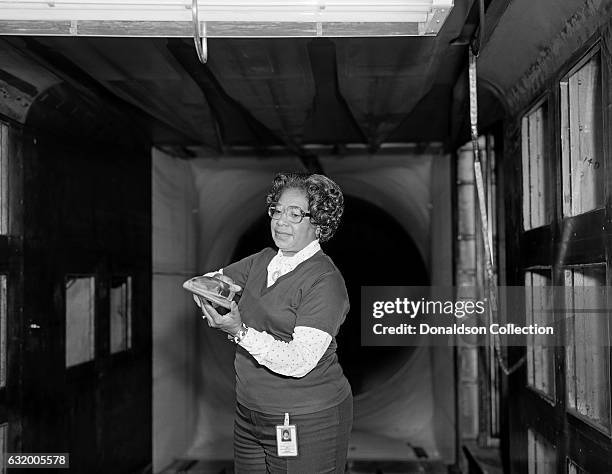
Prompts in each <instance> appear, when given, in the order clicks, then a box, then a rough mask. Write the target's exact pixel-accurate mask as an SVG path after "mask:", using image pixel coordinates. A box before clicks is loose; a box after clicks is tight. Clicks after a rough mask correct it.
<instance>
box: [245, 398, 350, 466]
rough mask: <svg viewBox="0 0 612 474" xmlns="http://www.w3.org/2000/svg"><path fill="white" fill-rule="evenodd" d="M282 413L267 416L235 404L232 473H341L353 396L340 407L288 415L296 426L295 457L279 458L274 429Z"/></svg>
mask: <svg viewBox="0 0 612 474" xmlns="http://www.w3.org/2000/svg"><path fill="white" fill-rule="evenodd" d="M284 415H285V414H284V413H277V414H275V415H270V414H266V413H260V412H257V411H253V410H249V409H248V408H246V407H244V406H242V405H240V404H239V403H237V404H236V418H235V421H234V469H235V472H236V473H243V474H247V473H248V474H258V473H285V472H287V473H292V474H323V473H343V472H344V469H345V465H346V454H347V451H348V442H349V435H350V432H351V427H352V425H353V396H352V395H349V396H348V397H347V398H346V399H345V400H344V401H343V402H342V403H340V404H339V405H337V406H335V407H332V408H328V409H326V410H322V411H319V412H316V413H308V414H306V415H291V413H289V416H290V419H289V423H290V424H292V425H296V428H297V439H298V455H297V456H293V457H279V456H278V455H277V445H276V425H282V424H283V422H284Z"/></svg>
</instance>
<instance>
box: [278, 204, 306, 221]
mask: <svg viewBox="0 0 612 474" xmlns="http://www.w3.org/2000/svg"><path fill="white" fill-rule="evenodd" d="M283 214H284V215H285V217H286V219H287V220H288V221H289V222H291V223H292V224H299V223H300V222H302V219H304V217H310V212H305V211H302V210H301V209H300V208H299V207H297V206H287V207H285V206H283V205H282V204H278V203H274V204H270V206H269V207H268V215H269V216H270V217H271V218H272V219H274V220H277V219H280V218H281V216H282V215H283Z"/></svg>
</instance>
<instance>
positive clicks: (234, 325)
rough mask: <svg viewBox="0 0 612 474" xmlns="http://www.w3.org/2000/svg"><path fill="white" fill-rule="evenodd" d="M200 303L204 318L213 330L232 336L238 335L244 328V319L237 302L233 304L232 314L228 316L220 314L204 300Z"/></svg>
mask: <svg viewBox="0 0 612 474" xmlns="http://www.w3.org/2000/svg"><path fill="white" fill-rule="evenodd" d="M200 303H201V306H200V307H201V308H202V313H203V316H202V317H203V318H206V320H207V321H208V325H209V326H210V327H211V328H215V329H221V330H222V331H225V332H226V333H228V334H229V335H231V336H235V335H236V334H238V331H240V328H241V327H242V318H241V317H240V311H238V305H237V304H236V302H235V301H232V302H231V307H230V312H229V313H227V314H219V313H218V312H217V310H216V309H215V308H213V307H212V305H211V304H210V303H209V302H208V301H206V300H205V299H204V298H201V299H200Z"/></svg>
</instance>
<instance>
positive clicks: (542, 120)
mask: <svg viewBox="0 0 612 474" xmlns="http://www.w3.org/2000/svg"><path fill="white" fill-rule="evenodd" d="M546 127H547V104H546V103H544V104H543V105H541V106H540V107H538V108H537V109H536V110H534V111H533V112H531V113H529V114H527V115H526V116H525V117H523V121H522V125H521V140H522V161H523V225H524V227H525V230H528V229H532V228H534V227H539V226H541V225H545V224H548V223H549V222H550V221H551V219H552V209H551V205H550V200H549V199H547V188H546V181H547V180H546V162H547V159H546V149H547V148H546V142H545V139H546Z"/></svg>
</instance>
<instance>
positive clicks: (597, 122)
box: [561, 53, 604, 216]
mask: <svg viewBox="0 0 612 474" xmlns="http://www.w3.org/2000/svg"><path fill="white" fill-rule="evenodd" d="M600 103H601V68H600V56H599V53H597V54H596V55H595V56H593V58H592V59H591V60H590V61H588V62H587V63H586V64H585V65H584V66H582V67H581V68H580V69H579V70H578V71H576V72H575V73H574V74H572V75H571V76H570V77H569V78H568V79H567V81H564V82H562V83H561V144H562V147H561V152H562V158H563V159H562V163H563V214H564V215H566V216H574V215H576V214H581V213H583V212H586V211H589V210H591V209H596V208H598V207H602V206H603V204H604V189H603V186H604V172H603V171H604V170H603V155H602V150H603V146H602V143H603V140H602V132H603V126H602V114H601V105H600Z"/></svg>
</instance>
